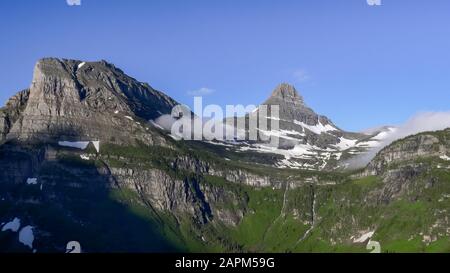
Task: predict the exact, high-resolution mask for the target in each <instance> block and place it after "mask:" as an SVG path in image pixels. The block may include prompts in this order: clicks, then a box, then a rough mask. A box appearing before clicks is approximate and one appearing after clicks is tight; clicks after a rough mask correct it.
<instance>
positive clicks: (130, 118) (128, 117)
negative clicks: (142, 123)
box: [125, 116, 134, 121]
mask: <svg viewBox="0 0 450 273" xmlns="http://www.w3.org/2000/svg"><path fill="white" fill-rule="evenodd" d="M125 118H127V119H129V120H132V121H134V119H133V118H132V117H130V116H125Z"/></svg>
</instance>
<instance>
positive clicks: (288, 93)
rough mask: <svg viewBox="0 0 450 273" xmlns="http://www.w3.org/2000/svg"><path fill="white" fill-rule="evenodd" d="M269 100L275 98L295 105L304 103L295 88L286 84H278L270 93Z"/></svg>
mask: <svg viewBox="0 0 450 273" xmlns="http://www.w3.org/2000/svg"><path fill="white" fill-rule="evenodd" d="M271 98H277V99H281V100H283V101H285V102H291V103H295V104H303V103H304V101H303V97H302V96H301V95H300V94H299V93H298V92H297V90H296V89H295V87H294V86H293V85H290V84H287V83H281V84H279V85H278V86H277V87H276V88H275V90H274V91H273V92H272V95H271Z"/></svg>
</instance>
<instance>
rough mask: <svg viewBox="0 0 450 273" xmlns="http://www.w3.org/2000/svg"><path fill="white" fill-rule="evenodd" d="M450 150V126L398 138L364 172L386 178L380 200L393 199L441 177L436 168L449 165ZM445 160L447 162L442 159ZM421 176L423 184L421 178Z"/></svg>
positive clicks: (366, 174) (423, 186)
mask: <svg viewBox="0 0 450 273" xmlns="http://www.w3.org/2000/svg"><path fill="white" fill-rule="evenodd" d="M448 154H450V129H447V130H444V131H441V132H427V133H421V134H418V135H414V136H409V137H407V138H405V139H401V140H398V141H396V142H394V143H392V144H391V145H389V146H387V147H386V148H384V149H383V150H381V151H380V152H379V153H378V154H377V155H376V157H375V158H374V159H373V160H372V161H371V162H370V163H369V165H368V166H367V168H366V169H365V171H364V173H363V175H364V176H368V175H376V176H380V177H382V178H383V183H384V187H383V188H382V189H381V190H380V192H379V193H378V201H379V202H384V203H387V202H391V201H392V200H393V199H395V198H397V197H399V196H404V195H405V194H407V193H408V192H414V193H415V194H417V192H420V191H421V190H424V189H426V188H428V187H432V186H433V185H434V184H435V182H436V181H437V180H438V178H437V177H435V176H433V175H432V173H433V170H434V169H436V168H437V169H441V168H444V169H445V168H447V167H446V166H445V163H447V161H448V160H447V159H449V157H448ZM440 162H443V163H440ZM418 180H420V183H422V184H421V185H418V184H417V183H418V182H417V181H418Z"/></svg>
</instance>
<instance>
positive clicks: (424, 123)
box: [345, 112, 450, 169]
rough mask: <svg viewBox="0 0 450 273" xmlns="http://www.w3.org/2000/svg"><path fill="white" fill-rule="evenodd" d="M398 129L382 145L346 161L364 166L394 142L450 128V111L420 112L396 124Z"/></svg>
mask: <svg viewBox="0 0 450 273" xmlns="http://www.w3.org/2000/svg"><path fill="white" fill-rule="evenodd" d="M396 128H397V130H395V131H394V132H392V133H390V134H389V135H388V136H387V137H386V138H385V139H383V140H382V142H381V145H380V146H378V147H376V148H374V149H372V150H371V151H369V152H368V153H365V154H362V155H360V156H357V157H355V158H352V159H350V160H348V161H346V162H345V163H348V164H350V168H352V169H357V168H363V167H365V166H366V165H367V164H369V162H370V161H371V160H372V159H373V158H374V157H375V155H376V154H377V153H378V152H379V151H380V150H382V149H383V148H384V147H386V146H388V145H390V144H391V143H392V142H394V141H396V140H398V139H402V138H405V137H407V136H410V135H415V134H418V133H422V132H428V131H439V130H444V129H447V128H450V112H422V113H418V114H416V115H415V116H413V117H412V118H410V119H409V120H408V121H406V122H405V123H404V124H402V125H399V126H396Z"/></svg>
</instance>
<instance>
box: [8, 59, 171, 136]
mask: <svg viewBox="0 0 450 273" xmlns="http://www.w3.org/2000/svg"><path fill="white" fill-rule="evenodd" d="M18 96H20V95H18ZM22 97H24V96H22ZM26 97H27V98H26V105H25V107H24V108H23V110H21V113H20V115H17V114H18V113H16V114H15V117H16V118H17V121H16V122H13V123H12V124H10V127H11V128H10V130H9V132H8V135H7V138H8V139H16V140H23V141H30V140H34V141H38V140H44V141H46V140H48V139H58V140H65V139H72V140H102V141H116V142H119V143H120V142H123V143H130V142H131V141H132V140H131V139H130V136H133V137H132V138H134V137H135V138H137V139H140V140H142V141H146V142H150V143H152V142H155V141H162V139H161V138H159V139H155V136H154V135H151V134H150V133H146V128H144V127H143V126H140V125H142V124H139V123H138V122H140V121H148V120H149V119H152V118H155V117H158V116H159V115H161V114H168V113H170V112H171V109H172V107H173V106H174V105H175V104H176V102H175V101H174V100H172V99H171V98H169V97H167V96H166V95H164V94H163V93H161V92H159V91H156V90H154V89H152V88H151V87H150V86H149V85H148V84H144V83H140V82H138V81H136V80H135V79H133V78H131V77H128V76H127V75H125V74H124V73H123V72H122V71H121V70H119V69H118V68H116V67H115V66H113V65H111V64H109V63H107V62H104V61H102V62H81V61H75V60H60V59H51V58H50V59H42V60H40V61H39V62H38V63H37V64H36V67H35V69H34V74H33V82H32V85H31V87H30V89H29V92H28V93H27V96H26ZM23 99H24V98H23ZM17 101H19V102H20V101H21V100H20V99H19V100H17Z"/></svg>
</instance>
